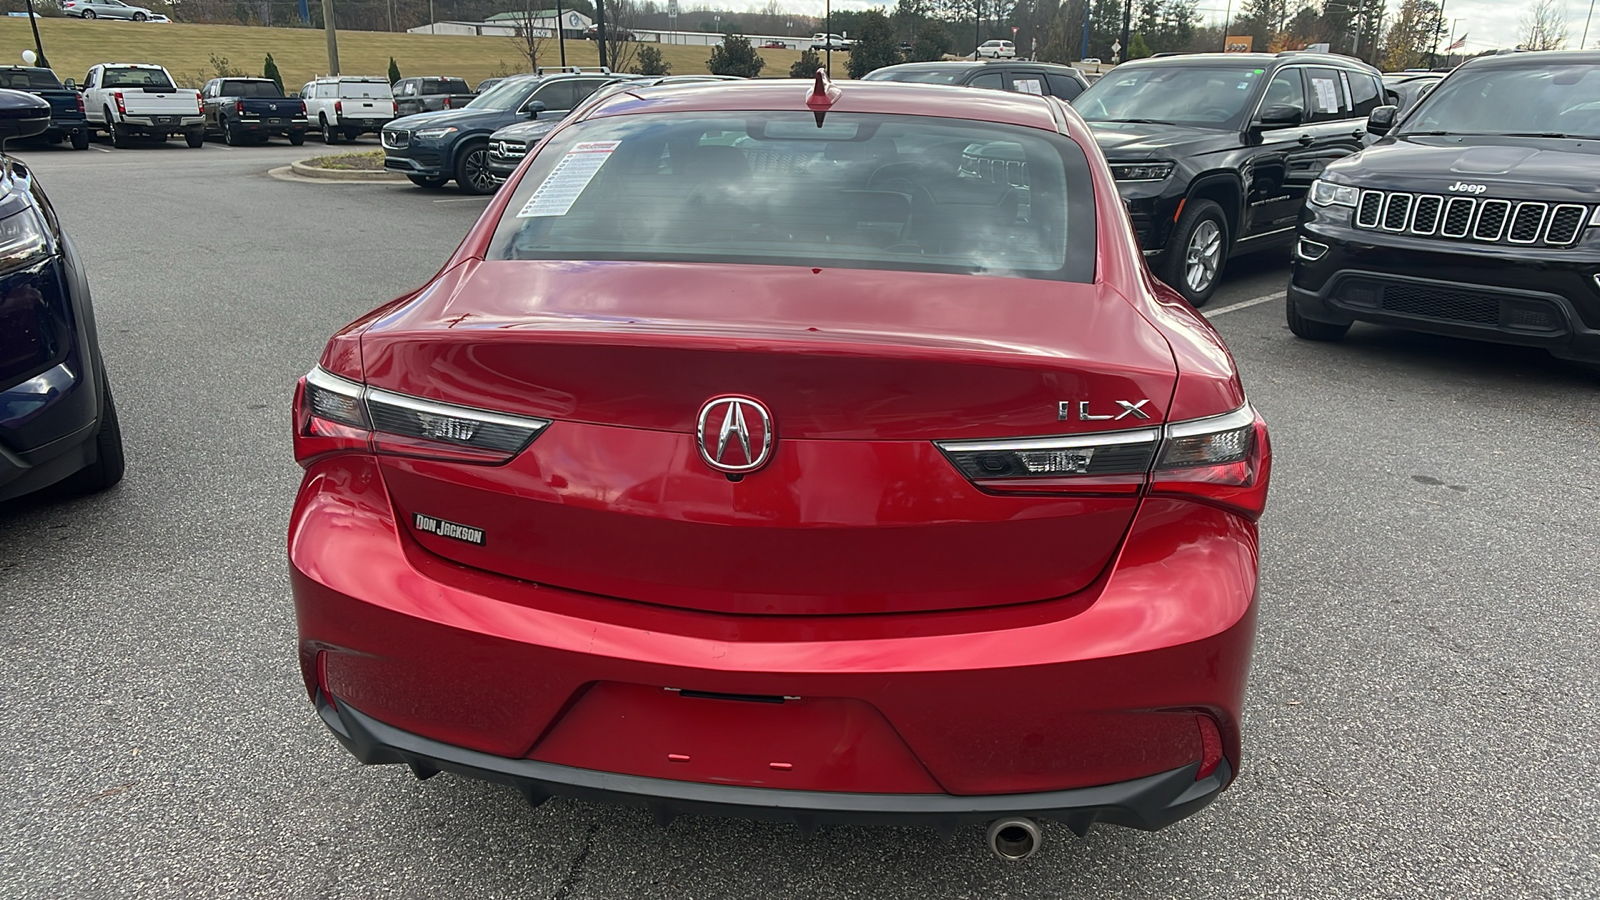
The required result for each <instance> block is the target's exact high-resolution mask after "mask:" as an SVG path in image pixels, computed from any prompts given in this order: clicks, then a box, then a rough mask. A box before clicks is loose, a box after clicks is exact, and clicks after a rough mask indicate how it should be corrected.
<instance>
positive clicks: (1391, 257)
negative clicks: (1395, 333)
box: [1288, 51, 1600, 361]
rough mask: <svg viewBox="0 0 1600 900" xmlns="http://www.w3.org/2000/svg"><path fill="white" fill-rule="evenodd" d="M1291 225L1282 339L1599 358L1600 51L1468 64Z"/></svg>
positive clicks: (1349, 165)
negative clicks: (1450, 343) (1401, 334)
mask: <svg viewBox="0 0 1600 900" xmlns="http://www.w3.org/2000/svg"><path fill="white" fill-rule="evenodd" d="M1367 127H1368V130H1369V131H1372V132H1374V133H1382V134H1386V136H1385V137H1384V138H1383V139H1382V140H1380V141H1379V142H1378V143H1377V144H1375V145H1374V146H1372V147H1371V148H1369V149H1368V150H1366V151H1364V152H1363V153H1361V154H1360V155H1359V156H1354V157H1351V158H1350V159H1347V160H1343V161H1341V162H1339V163H1336V164H1334V165H1332V166H1329V167H1328V169H1327V171H1326V172H1324V173H1323V175H1322V178H1321V179H1320V180H1319V181H1318V182H1317V183H1316V185H1315V186H1314V187H1313V189H1312V192H1311V201H1310V203H1308V204H1306V205H1305V207H1304V210H1303V212H1302V215H1301V219H1300V228H1299V241H1298V242H1297V244H1296V246H1295V262H1294V270H1293V276H1292V281H1291V283H1290V285H1289V301H1288V318H1289V328H1290V329H1291V330H1292V331H1293V332H1294V333H1295V334H1297V335H1299V336H1300V337H1303V338H1310V339H1312V340H1334V339H1337V338H1340V337H1343V336H1344V334H1345V332H1346V331H1348V330H1349V328H1350V324H1351V323H1352V322H1354V321H1357V320H1360V321H1366V322H1377V323H1381V324H1385V325H1394V326H1398V327H1401V328H1409V329H1413V330H1416V331H1428V332H1433V333H1436V334H1448V335H1456V336H1459V337H1468V338H1479V339H1482V340H1488V341H1496V342H1499V343H1507V344H1524V345H1531V346H1536V347H1544V348H1546V349H1548V350H1549V351H1550V352H1551V353H1553V354H1555V355H1557V356H1562V357H1567V358H1575V359H1583V360H1588V361H1600V227H1597V226H1600V53H1597V52H1593V51H1588V52H1569V53H1517V54H1513V55H1507V56H1495V57H1483V58H1479V59H1474V60H1470V61H1468V62H1467V63H1465V64H1463V65H1462V66H1461V67H1460V68H1459V69H1457V70H1456V71H1455V72H1454V73H1453V74H1451V75H1450V77H1448V78H1446V79H1445V80H1444V81H1443V82H1442V83H1440V85H1439V87H1438V88H1436V89H1435V90H1434V91H1433V93H1432V94H1429V95H1428V96H1427V97H1426V98H1425V99H1424V100H1423V101H1422V102H1421V103H1420V104H1419V105H1418V106H1417V107H1416V108H1415V109H1413V110H1412V111H1411V112H1410V113H1409V114H1408V115H1406V116H1405V118H1404V120H1403V121H1402V122H1401V124H1400V125H1399V126H1398V127H1395V112H1394V110H1393V109H1392V108H1384V109H1380V110H1377V111H1376V112H1374V113H1373V115H1372V120H1371V121H1370V122H1369V123H1368V126H1367Z"/></svg>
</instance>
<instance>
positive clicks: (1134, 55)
mask: <svg viewBox="0 0 1600 900" xmlns="http://www.w3.org/2000/svg"><path fill="white" fill-rule="evenodd" d="M1149 55H1150V45H1149V44H1146V43H1145V42H1144V34H1143V33H1141V32H1138V31H1135V32H1134V33H1133V34H1132V35H1129V37H1128V59H1144V58H1145V57H1147V56H1149Z"/></svg>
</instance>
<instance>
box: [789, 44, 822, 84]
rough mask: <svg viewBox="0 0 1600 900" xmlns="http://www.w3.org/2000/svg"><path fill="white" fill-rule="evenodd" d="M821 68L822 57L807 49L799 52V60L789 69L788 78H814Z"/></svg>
mask: <svg viewBox="0 0 1600 900" xmlns="http://www.w3.org/2000/svg"><path fill="white" fill-rule="evenodd" d="M820 68H822V55H821V54H820V53H818V52H817V51H815V50H812V49H810V48H809V47H808V48H806V49H805V50H801V51H800V58H799V59H797V60H795V63H794V65H792V66H790V67H789V77H790V78H815V77H817V70H818V69H820Z"/></svg>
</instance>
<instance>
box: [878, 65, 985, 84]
mask: <svg viewBox="0 0 1600 900" xmlns="http://www.w3.org/2000/svg"><path fill="white" fill-rule="evenodd" d="M968 68H970V67H969V66H950V67H945V68H938V67H933V66H929V67H923V66H918V67H916V68H914V69H896V68H888V69H879V70H878V71H876V72H870V73H868V74H867V76H866V77H865V78H864V79H863V80H864V81H902V82H909V83H913V84H955V83H956V82H958V81H960V80H961V76H963V75H965V74H967V69H968Z"/></svg>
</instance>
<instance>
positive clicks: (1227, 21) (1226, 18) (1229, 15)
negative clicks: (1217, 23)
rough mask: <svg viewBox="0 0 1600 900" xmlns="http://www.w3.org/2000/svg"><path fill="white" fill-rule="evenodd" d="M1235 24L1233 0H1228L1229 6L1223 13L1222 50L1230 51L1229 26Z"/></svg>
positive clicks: (1224, 51)
mask: <svg viewBox="0 0 1600 900" xmlns="http://www.w3.org/2000/svg"><path fill="white" fill-rule="evenodd" d="M1232 24H1233V0H1228V8H1227V10H1226V11H1225V12H1223V14H1222V52H1223V53H1227V52H1228V26H1229V25H1232Z"/></svg>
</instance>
